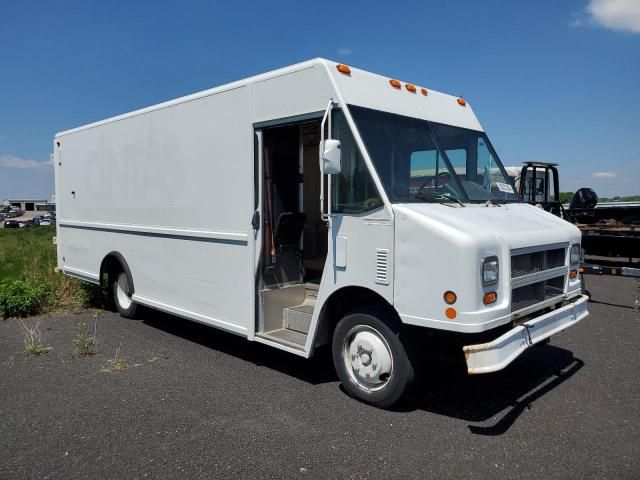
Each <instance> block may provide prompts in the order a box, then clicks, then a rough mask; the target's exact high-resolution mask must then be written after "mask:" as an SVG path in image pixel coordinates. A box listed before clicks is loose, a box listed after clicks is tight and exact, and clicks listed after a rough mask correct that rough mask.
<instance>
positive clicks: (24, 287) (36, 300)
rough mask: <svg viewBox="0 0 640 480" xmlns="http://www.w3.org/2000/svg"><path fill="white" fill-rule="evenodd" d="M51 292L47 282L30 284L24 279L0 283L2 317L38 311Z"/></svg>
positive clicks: (32, 313) (19, 315)
mask: <svg viewBox="0 0 640 480" xmlns="http://www.w3.org/2000/svg"><path fill="white" fill-rule="evenodd" d="M50 292H51V287H50V285H48V284H46V283H43V282H42V283H37V284H35V285H34V284H30V283H27V282H24V281H22V280H9V281H4V282H2V283H0V317H3V318H7V317H26V316H28V315H34V314H36V313H38V312H39V311H40V309H41V306H42V305H43V304H44V303H46V300H47V296H48V295H49V293H50Z"/></svg>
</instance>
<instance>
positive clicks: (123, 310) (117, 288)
mask: <svg viewBox="0 0 640 480" xmlns="http://www.w3.org/2000/svg"><path fill="white" fill-rule="evenodd" d="M112 288H113V300H114V303H115V304H116V308H117V309H118V313H119V314H120V315H121V316H123V317H125V318H134V317H135V315H136V310H137V308H138V305H137V304H136V303H135V302H134V301H133V300H132V299H131V295H130V293H129V290H130V288H129V278H128V277H127V274H126V273H124V272H118V274H117V276H116V278H115V281H114V282H113V286H112Z"/></svg>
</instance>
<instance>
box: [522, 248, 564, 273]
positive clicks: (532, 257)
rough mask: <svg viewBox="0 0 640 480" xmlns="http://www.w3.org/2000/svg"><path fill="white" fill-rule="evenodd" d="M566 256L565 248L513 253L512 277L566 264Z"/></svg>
mask: <svg viewBox="0 0 640 480" xmlns="http://www.w3.org/2000/svg"><path fill="white" fill-rule="evenodd" d="M564 258H565V249H564V248H554V249H552V250H543V251H540V252H533V253H522V254H520V255H513V256H512V257H511V278H518V277H523V276H525V275H529V274H531V273H538V272H543V271H545V270H550V269H552V268H557V267H561V266H563V265H564Z"/></svg>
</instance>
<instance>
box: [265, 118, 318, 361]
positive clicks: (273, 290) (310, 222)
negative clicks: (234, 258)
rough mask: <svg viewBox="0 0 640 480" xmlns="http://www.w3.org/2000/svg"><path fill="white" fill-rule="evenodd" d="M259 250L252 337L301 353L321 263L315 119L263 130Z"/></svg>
mask: <svg viewBox="0 0 640 480" xmlns="http://www.w3.org/2000/svg"><path fill="white" fill-rule="evenodd" d="M262 138H263V152H262V156H263V169H262V170H263V178H262V182H263V183H262V192H263V199H262V200H263V202H262V205H263V208H262V222H263V225H262V227H263V228H262V231H263V243H262V245H263V248H262V254H261V258H260V261H261V264H260V268H259V270H258V271H259V278H258V279H257V281H258V286H259V288H258V291H259V298H258V304H259V308H258V309H257V311H258V319H257V328H256V335H257V336H260V337H263V338H267V339H269V340H272V341H275V342H277V343H281V344H285V345H288V346H290V347H292V348H295V349H303V348H304V345H305V342H306V339H307V334H308V332H309V327H310V324H311V317H312V315H313V309H314V307H315V304H316V298H317V295H318V288H319V285H320V279H321V277H322V271H323V268H324V263H325V260H326V257H327V233H328V230H327V224H326V222H325V221H323V220H322V216H321V214H320V169H319V161H318V158H319V145H320V120H313V121H309V122H304V123H296V124H289V125H284V126H277V127H272V128H265V129H263V130H262Z"/></svg>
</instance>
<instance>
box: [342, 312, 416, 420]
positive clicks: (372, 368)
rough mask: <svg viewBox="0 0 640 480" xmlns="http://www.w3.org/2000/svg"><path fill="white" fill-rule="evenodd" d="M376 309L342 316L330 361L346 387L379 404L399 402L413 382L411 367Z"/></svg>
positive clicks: (372, 402) (395, 333)
mask: <svg viewBox="0 0 640 480" xmlns="http://www.w3.org/2000/svg"><path fill="white" fill-rule="evenodd" d="M381 318H383V317H382V315H381V314H380V313H379V312H377V311H359V312H354V313H351V314H349V315H347V316H345V317H344V318H343V319H342V320H340V322H339V323H338V325H337V326H336V329H335V331H334V334H333V342H332V352H333V363H334V366H335V369H336V372H337V374H338V377H339V378H340V381H341V382H342V385H343V387H344V388H345V390H346V391H347V392H348V393H349V394H350V395H351V396H353V397H356V398H358V399H360V400H363V401H365V402H367V403H370V404H371V405H375V406H378V407H383V408H384V407H389V406H391V405H393V404H394V403H396V402H398V401H399V400H400V399H401V398H402V396H403V395H404V393H405V392H406V391H407V390H408V387H409V386H410V384H411V383H412V382H413V377H414V373H413V366H412V364H411V361H410V359H409V356H408V355H407V352H406V350H405V348H404V346H403V344H402V342H401V341H400V338H399V332H398V331H397V329H395V328H392V327H390V326H389V325H387V324H386V323H385V322H383V321H382V320H381Z"/></svg>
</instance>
